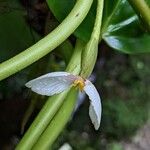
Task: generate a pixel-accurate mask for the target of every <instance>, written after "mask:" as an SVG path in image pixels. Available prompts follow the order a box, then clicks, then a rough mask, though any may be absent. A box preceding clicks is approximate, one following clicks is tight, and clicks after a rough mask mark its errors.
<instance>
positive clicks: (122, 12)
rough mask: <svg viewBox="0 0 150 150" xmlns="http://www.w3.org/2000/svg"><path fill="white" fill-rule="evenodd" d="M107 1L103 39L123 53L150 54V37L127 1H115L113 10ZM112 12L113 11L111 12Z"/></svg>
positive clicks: (107, 0)
mask: <svg viewBox="0 0 150 150" xmlns="http://www.w3.org/2000/svg"><path fill="white" fill-rule="evenodd" d="M110 7H111V3H110V1H109V0H106V1H105V9H104V22H103V29H102V30H103V33H102V38H103V39H104V40H105V41H106V43H107V44H108V45H109V46H110V47H112V48H114V49H117V50H119V51H121V52H125V53H144V52H150V42H149V41H150V35H148V33H146V32H145V31H144V29H143V28H142V25H141V22H140V21H139V19H138V17H137V15H136V14H135V12H134V11H133V9H132V8H131V6H130V5H129V3H128V2H127V1H126V0H115V1H114V6H113V9H111V8H110ZM110 10H111V11H110Z"/></svg>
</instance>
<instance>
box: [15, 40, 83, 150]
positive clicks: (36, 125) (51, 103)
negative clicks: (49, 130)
mask: <svg viewBox="0 0 150 150" xmlns="http://www.w3.org/2000/svg"><path fill="white" fill-rule="evenodd" d="M81 45H82V44H81V43H80V42H79V41H78V42H77V45H76V48H75V50H74V53H73V56H72V58H71V60H70V62H69V65H68V67H67V71H68V72H72V73H73V74H79V72H80V69H81V66H80V64H81V51H82V49H81V48H80V46H81ZM78 63H79V65H77V64H78ZM68 91H69V90H68ZM68 91H65V92H63V93H61V94H59V95H55V96H52V97H51V98H49V99H48V100H47V102H46V104H45V105H44V107H43V108H42V110H41V111H40V113H39V114H38V116H37V117H36V119H35V120H34V122H33V123H32V124H31V126H30V128H29V129H28V131H27V132H26V133H25V135H24V137H23V138H22V140H21V141H20V143H19V144H18V145H17V148H16V150H30V149H31V148H32V146H33V145H34V144H35V142H36V141H37V140H38V138H39V136H40V135H41V134H42V132H43V131H44V130H45V128H46V127H47V125H48V124H49V122H50V121H51V119H52V118H53V116H54V115H55V113H56V112H57V111H58V109H59V108H60V106H61V105H62V103H63V101H64V99H65V97H66V96H67V94H68Z"/></svg>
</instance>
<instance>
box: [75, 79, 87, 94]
mask: <svg viewBox="0 0 150 150" xmlns="http://www.w3.org/2000/svg"><path fill="white" fill-rule="evenodd" d="M73 86H78V87H79V89H80V91H83V89H84V86H85V83H84V79H82V78H79V79H76V80H75V81H74V82H73Z"/></svg>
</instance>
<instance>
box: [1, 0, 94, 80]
mask: <svg viewBox="0 0 150 150" xmlns="http://www.w3.org/2000/svg"><path fill="white" fill-rule="evenodd" d="M92 2H93V0H78V1H77V3H76V4H75V6H74V8H73V9H72V11H71V12H70V14H69V15H68V16H67V17H66V18H65V19H64V21H63V22H62V23H61V24H60V25H59V26H58V27H57V28H56V29H54V30H53V31H52V32H51V33H50V34H49V35H47V36H46V37H44V38H43V39H42V40H40V41H39V42H37V43H36V44H35V45H33V46H31V47H30V48H28V49H27V50H25V51H23V52H22V53H20V54H18V55H16V56H15V57H13V58H11V59H9V60H7V61H5V62H3V63H2V64H0V80H2V79H5V78H7V77H9V76H10V75H12V74H14V73H16V72H18V71H20V70H21V69H23V68H25V67H27V66H29V65H30V64H32V63H34V62H35V61H37V60H38V59H40V58H42V57H43V56H45V55H46V54H48V53H49V52H50V51H52V50H53V49H55V48H56V47H57V46H58V45H60V44H61V43H62V42H63V41H64V40H66V39H67V38H68V37H69V36H70V35H71V34H72V33H73V32H74V31H75V29H76V28H77V27H78V26H79V25H80V24H81V22H82V21H83V19H84V18H85V17H86V15H87V13H88V11H89V9H90V7H91V5H92Z"/></svg>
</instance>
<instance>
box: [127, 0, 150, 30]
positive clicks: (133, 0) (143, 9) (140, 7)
mask: <svg viewBox="0 0 150 150" xmlns="http://www.w3.org/2000/svg"><path fill="white" fill-rule="evenodd" d="M128 1H129V3H130V4H131V6H132V7H133V9H134V10H135V11H136V12H137V14H138V16H139V17H140V18H141V19H142V20H143V21H144V23H145V24H146V25H147V27H148V30H149V31H150V7H149V6H148V4H147V3H146V1H145V0H128Z"/></svg>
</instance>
